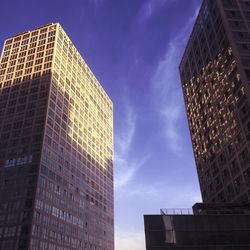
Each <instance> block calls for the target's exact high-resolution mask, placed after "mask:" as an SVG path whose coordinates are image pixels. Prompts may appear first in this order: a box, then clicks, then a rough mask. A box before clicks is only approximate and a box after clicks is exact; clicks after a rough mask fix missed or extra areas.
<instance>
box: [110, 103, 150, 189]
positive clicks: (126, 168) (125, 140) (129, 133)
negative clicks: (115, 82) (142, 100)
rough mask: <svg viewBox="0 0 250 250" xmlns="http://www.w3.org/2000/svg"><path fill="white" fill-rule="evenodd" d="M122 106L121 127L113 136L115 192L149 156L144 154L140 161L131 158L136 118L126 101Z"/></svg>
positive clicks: (131, 177)
mask: <svg viewBox="0 0 250 250" xmlns="http://www.w3.org/2000/svg"><path fill="white" fill-rule="evenodd" d="M123 105H124V107H125V112H124V113H125V114H124V116H123V120H122V121H123V126H122V128H121V129H120V130H119V131H118V133H117V134H116V135H115V182H114V183H115V190H117V189H118V188H121V187H123V186H125V185H127V184H128V183H129V182H130V181H131V180H132V179H133V177H134V175H135V174H136V172H137V170H138V169H139V168H141V167H142V166H143V165H144V164H145V163H146V162H147V160H148V159H149V156H150V155H149V154H146V155H145V156H144V157H142V158H141V159H138V158H136V159H133V158H131V156H130V154H129V153H130V152H131V151H132V150H131V149H132V148H133V145H132V143H133V139H134V135H135V131H136V123H137V116H136V114H135V111H134V110H133V108H132V106H131V104H130V103H129V102H128V101H127V100H125V101H124V103H123Z"/></svg>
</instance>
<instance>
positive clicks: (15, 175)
mask: <svg viewBox="0 0 250 250" xmlns="http://www.w3.org/2000/svg"><path fill="white" fill-rule="evenodd" d="M112 112H113V111H112V102H111V100H110V99H109V97H108V96H107V94H106V93H105V91H104V90H103V88H102V86H101V85H100V84H99V83H98V81H97V79H96V78H95V76H94V74H93V73H92V72H91V70H90V68H89V67H88V66H87V64H86V63H85V61H84V60H83V58H82V57H81V55H80V54H79V52H78V51H77V49H76V48H75V46H74V45H73V43H72V42H71V41H70V39H69V37H68V36H67V35H66V33H65V32H64V31H63V29H62V27H61V26H60V25H59V24H53V23H51V24H48V25H45V26H43V27H39V28H37V29H35V30H33V31H28V32H24V33H21V34H18V35H16V36H13V37H12V38H10V39H7V40H6V41H5V43H4V48H3V51H2V56H1V63H0V136H1V138H0V249H5V250H7V249H10V250H14V249H18V250H19V249H20V250H21V249H32V250H38V249H39V250H48V249H51V250H52V249H53V250H55V249H57V250H63V249H67V250H69V249H70V250H71V249H72V250H73V249H74V250H76V249H77V250H78V249H91V250H113V249H114V231H113V224H114V221H113V115H112Z"/></svg>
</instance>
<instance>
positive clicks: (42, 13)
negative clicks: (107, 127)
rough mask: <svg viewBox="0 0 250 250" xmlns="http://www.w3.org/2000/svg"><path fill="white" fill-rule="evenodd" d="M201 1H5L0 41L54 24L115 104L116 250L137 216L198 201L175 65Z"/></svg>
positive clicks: (135, 231) (133, 241)
mask: <svg viewBox="0 0 250 250" xmlns="http://www.w3.org/2000/svg"><path fill="white" fill-rule="evenodd" d="M200 4H201V0H43V1H41V0H40V1H39V0H22V1H20V0H9V1H7V0H4V1H2V2H1V10H2V11H1V15H0V24H1V33H0V45H1V47H2V45H3V41H4V40H5V39H6V38H9V37H10V36H12V35H14V34H16V33H20V32H23V31H26V30H32V29H34V28H36V27H37V26H41V25H43V24H46V23H50V22H59V23H60V24H61V25H62V27H63V28H64V29H65V31H66V33H67V34H68V35H69V37H70V38H71V40H72V41H73V43H74V44H75V46H76V47H77V49H78V50H79V51H80V53H81V54H82V56H83V57H84V59H85V60H86V62H87V63H88V65H89V66H90V68H91V69H92V71H93V72H94V74H95V75H96V77H97V79H98V80H99V82H100V83H101V84H102V86H103V87H104V89H105V90H106V92H107V93H108V95H109V96H110V97H111V99H112V100H113V104H114V139H115V238H116V250H143V249H145V243H144V226H143V214H159V210H160V208H166V207H167V208H174V207H177V208H180V207H182V208H183V207H184V208H185V207H191V206H192V204H193V203H194V202H196V201H200V199H201V198H200V191H199V186H198V179H197V174H196V170H195V164H194V158H193V152H192V147H191V141H190V135H189V131H188V125H187V119H186V114H185V111H184V103H183V97H182V92H181V87H180V80H179V74H178V65H179V62H180V58H181V56H182V53H183V50H184V47H185V44H186V42H187V39H188V36H189V34H190V31H191V29H192V26H193V23H194V20H195V17H196V15H197V12H198V9H199V6H200Z"/></svg>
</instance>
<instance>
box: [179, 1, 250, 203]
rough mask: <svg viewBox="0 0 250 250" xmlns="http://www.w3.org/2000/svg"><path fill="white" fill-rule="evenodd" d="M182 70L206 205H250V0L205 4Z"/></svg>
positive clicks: (193, 32)
mask: <svg viewBox="0 0 250 250" xmlns="http://www.w3.org/2000/svg"><path fill="white" fill-rule="evenodd" d="M179 69H180V75H181V81H182V87H183V93H184V99H185V105H186V111H187V116H188V122H189V128H190V134H191V138H192V144H193V150H194V155H195V161H196V166H197V171H198V176H199V182H200V188H201V193H202V198H203V201H204V202H244V201H250V89H249V88H250V1H249V0H244V1H243V0H204V1H203V3H202V6H201V9H200V11H199V14H198V17H197V20H196V22H195V25H194V28H193V31H192V33H191V36H190V38H189V41H188V44H187V47H186V50H185V52H184V55H183V58H182V61H181V63H180V68H179Z"/></svg>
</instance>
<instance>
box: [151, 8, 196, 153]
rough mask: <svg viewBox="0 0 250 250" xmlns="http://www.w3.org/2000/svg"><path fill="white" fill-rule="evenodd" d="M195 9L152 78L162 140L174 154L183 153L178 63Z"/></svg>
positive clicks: (192, 21)
mask: <svg viewBox="0 0 250 250" xmlns="http://www.w3.org/2000/svg"><path fill="white" fill-rule="evenodd" d="M197 13H198V9H197V10H196V12H195V14H194V16H193V17H192V18H190V19H189V21H188V22H187V24H186V25H185V26H184V27H183V29H182V30H181V31H180V33H179V34H178V35H177V36H176V37H175V38H173V39H172V40H171V41H170V42H169V44H168V47H167V51H166V53H165V56H164V59H163V60H162V61H161V62H160V63H159V64H158V66H157V69H156V72H155V74H154V76H153V78H152V87H153V93H154V99H156V100H157V103H156V106H157V110H158V111H159V112H158V114H159V116H160V118H161V120H162V121H163V123H164V129H163V130H164V131H163V134H164V137H165V138H166V141H167V146H168V147H169V148H170V149H171V150H172V151H173V152H174V153H176V154H177V155H180V154H181V153H182V151H183V139H182V138H183V135H182V122H181V117H183V115H182V114H183V110H182V102H181V100H182V98H183V97H182V91H181V85H180V82H179V77H178V76H179V71H178V67H179V63H180V59H181V55H182V51H183V48H184V46H185V43H186V38H187V37H188V34H189V33H190V30H191V28H192V26H193V23H194V20H195V18H196V16H197Z"/></svg>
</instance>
